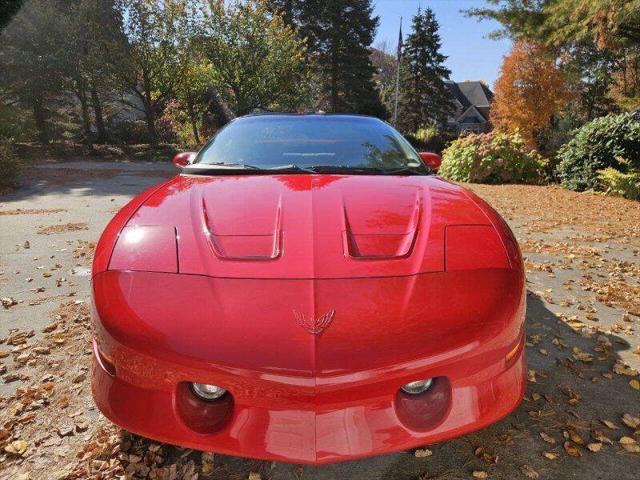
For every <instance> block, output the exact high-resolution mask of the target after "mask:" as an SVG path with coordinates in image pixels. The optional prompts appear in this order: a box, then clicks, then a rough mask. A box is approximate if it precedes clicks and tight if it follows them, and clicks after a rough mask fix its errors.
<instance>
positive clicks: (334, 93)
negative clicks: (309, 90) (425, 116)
mask: <svg viewBox="0 0 640 480" xmlns="http://www.w3.org/2000/svg"><path fill="white" fill-rule="evenodd" d="M267 5H268V8H269V9H270V10H271V11H272V12H279V13H280V14H281V15H282V17H283V18H284V19H285V21H288V22H290V23H291V24H292V25H293V26H294V27H295V28H296V29H297V30H298V34H299V36H300V38H304V39H306V41H307V47H308V55H307V60H308V61H309V63H311V64H312V65H313V68H314V70H315V78H314V80H315V81H316V82H318V92H317V97H318V98H317V101H316V102H315V103H316V105H315V106H316V107H317V108H320V109H323V110H327V111H331V112H353V113H364V114H369V115H376V116H379V117H385V116H386V115H387V112H386V109H385V107H384V106H383V104H382V102H381V101H380V98H379V95H378V91H377V90H376V88H375V82H374V74H375V73H376V69H375V67H374V66H373V64H372V63H371V59H370V53H371V49H370V46H371V43H372V42H373V38H374V36H375V32H376V28H377V27H378V23H379V18H378V17H377V16H373V6H372V2H371V0H267Z"/></svg>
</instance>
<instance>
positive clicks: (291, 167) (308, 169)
mask: <svg viewBox="0 0 640 480" xmlns="http://www.w3.org/2000/svg"><path fill="white" fill-rule="evenodd" d="M265 170H278V171H280V170H295V171H300V172H307V173H318V172H317V171H316V170H315V167H301V166H300V165H294V164H290V165H278V166H276V167H269V168H266V169H265Z"/></svg>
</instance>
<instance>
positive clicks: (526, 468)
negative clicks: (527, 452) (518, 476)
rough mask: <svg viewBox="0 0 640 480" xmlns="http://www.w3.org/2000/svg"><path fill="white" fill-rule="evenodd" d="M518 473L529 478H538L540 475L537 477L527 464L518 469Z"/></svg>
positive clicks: (536, 473)
mask: <svg viewBox="0 0 640 480" xmlns="http://www.w3.org/2000/svg"><path fill="white" fill-rule="evenodd" d="M520 471H521V472H522V473H523V474H524V475H525V476H527V477H529V478H540V475H538V472H536V471H535V470H534V469H533V468H531V467H530V466H529V465H527V464H525V465H522V466H521V467H520Z"/></svg>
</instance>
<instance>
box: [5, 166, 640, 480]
mask: <svg viewBox="0 0 640 480" xmlns="http://www.w3.org/2000/svg"><path fill="white" fill-rule="evenodd" d="M82 168H85V167H82ZM87 168H89V169H90V167H87ZM118 168H119V169H120V170H118V171H114V172H113V175H111V174H109V175H98V176H97V177H96V176H94V177H91V174H90V171H88V172H85V173H84V175H83V174H81V172H75V173H74V175H71V176H70V177H69V179H68V180H64V178H62V179H61V177H60V175H55V176H54V178H53V179H52V180H51V181H50V182H47V178H48V175H47V174H46V172H44V173H43V172H39V174H38V175H37V176H36V178H37V180H38V182H39V183H38V185H37V188H35V187H34V189H32V190H29V191H28V192H27V193H24V194H18V195H13V196H10V197H4V198H0V222H1V223H2V226H3V228H2V229H0V230H1V233H0V240H2V243H1V244H0V257H1V260H0V289H1V290H2V297H3V298H2V305H3V306H2V307H0V378H1V379H2V380H1V381H0V395H1V397H0V478H3V479H4V478H7V479H21V480H25V479H81V478H95V479H115V478H140V479H143V478H148V479H155V480H161V479H195V478H201V479H249V478H250V479H259V478H262V479H311V478H313V479H346V478H349V479H367V480H370V479H421V480H424V479H468V478H478V479H482V478H496V479H517V478H523V479H526V478H534V479H535V478H541V479H558V478H574V477H575V478H601V479H616V480H622V479H635V478H638V476H639V475H640V473H639V472H640V468H639V467H640V443H639V442H640V376H638V370H637V369H638V368H639V367H640V337H639V329H640V258H639V256H640V253H639V251H640V204H639V203H637V202H635V203H634V202H630V201H625V200H621V199H617V198H609V197H603V196H599V195H593V194H589V193H584V194H578V193H574V192H568V191H565V190H562V189H559V188H555V187H531V186H481V185H470V186H469V187H470V188H471V189H473V190H474V191H476V193H478V194H479V195H480V196H482V197H483V198H485V199H486V200H488V201H489V203H491V204H492V205H494V206H495V207H496V208H497V209H498V210H499V211H500V212H501V213H502V215H503V216H504V217H505V218H506V220H507V221H508V223H509V224H510V225H511V227H512V228H513V229H514V231H515V233H516V235H517V237H518V239H519V242H520V245H521V248H522V250H523V254H524V256H525V258H526V268H527V276H528V289H529V294H528V310H527V355H528V359H529V385H528V392H527V396H526V398H525V400H524V401H523V403H522V404H521V406H520V407H519V408H518V410H517V411H516V412H514V413H513V414H512V415H510V416H509V417H507V418H506V419H504V420H502V421H500V422H498V423H497V424H495V425H493V426H491V427H490V428H487V429H484V430H482V431H479V432H476V433H473V434H471V435H468V436H466V437H462V438H459V439H456V440H452V441H449V442H443V443H440V444H437V445H426V446H424V448H420V449H417V450H415V451H408V452H399V453H394V454H390V455H385V456H381V457H375V458H372V459H367V460H362V461H356V462H346V463H341V464H335V465H328V466H323V467H301V466H297V465H291V464H282V463H272V462H261V461H252V460H245V459H240V458H234V457H227V456H222V455H214V454H211V453H202V452H195V451H191V450H186V449H181V448H177V447H173V446H169V445H164V444H159V443H156V442H152V441H149V440H145V439H142V438H139V437H136V436H133V435H130V434H128V433H126V432H123V431H122V430H120V429H119V428H117V427H115V426H113V425H111V424H110V423H109V422H108V421H107V420H106V419H104V418H103V417H102V416H101V415H100V414H99V412H98V411H97V410H96V409H95V407H94V406H93V403H92V399H91V394H90V384H89V381H90V379H89V373H90V370H89V369H90V364H91V349H90V337H91V331H90V323H89V296H88V292H89V283H88V282H89V276H88V267H89V266H90V259H91V255H92V252H93V248H94V247H95V243H94V242H95V240H96V239H97V236H98V234H99V232H100V230H101V229H102V228H103V227H104V225H105V222H106V221H107V220H108V218H109V217H110V216H111V215H113V213H114V212H115V211H116V210H117V208H119V206H121V205H122V204H123V203H124V202H125V201H126V200H127V199H128V198H130V197H131V196H132V195H133V194H135V193H136V192H137V191H139V190H141V189H142V188H143V187H144V186H146V185H148V184H149V182H151V183H153V182H155V181H157V180H158V178H154V177H153V175H156V177H162V176H165V175H167V172H165V171H162V172H157V173H155V174H151V175H149V174H141V172H140V171H127V169H126V168H125V167H123V166H119V167H118ZM127 168H129V169H131V167H127ZM123 169H124V170H123ZM43 179H44V180H43Z"/></svg>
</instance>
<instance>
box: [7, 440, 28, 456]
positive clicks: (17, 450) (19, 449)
mask: <svg viewBox="0 0 640 480" xmlns="http://www.w3.org/2000/svg"><path fill="white" fill-rule="evenodd" d="M27 448H29V444H28V443H27V442H25V441H24V440H14V441H13V442H11V443H9V445H7V446H6V447H4V451H5V452H7V453H12V454H14V455H22V454H23V453H24V452H26V451H27Z"/></svg>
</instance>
